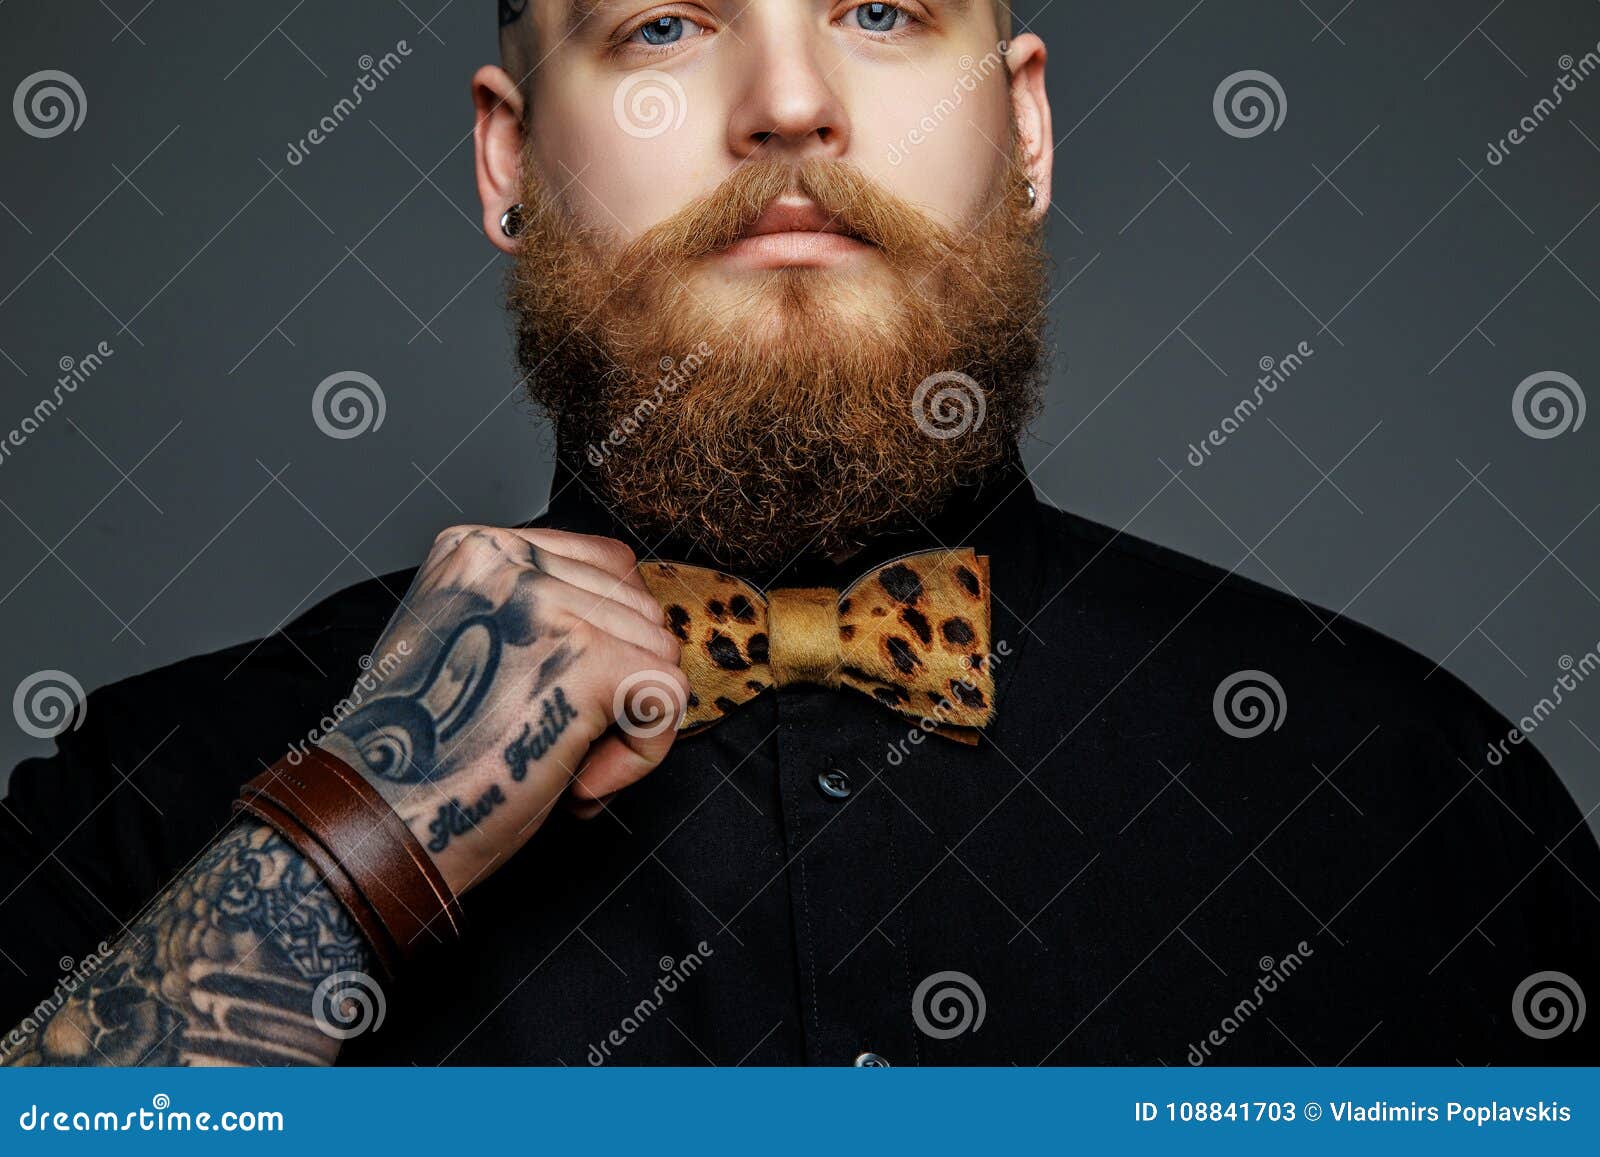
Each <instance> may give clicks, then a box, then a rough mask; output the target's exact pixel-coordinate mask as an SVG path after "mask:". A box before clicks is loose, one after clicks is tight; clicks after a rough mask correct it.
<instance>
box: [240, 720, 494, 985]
mask: <svg viewBox="0 0 1600 1157" xmlns="http://www.w3.org/2000/svg"><path fill="white" fill-rule="evenodd" d="M239 794H240V801H239V804H238V806H239V807H241V808H244V809H245V810H248V811H250V812H252V814H255V815H257V816H259V817H260V818H262V819H264V820H266V822H268V823H270V824H272V825H273V827H274V828H276V829H277V830H278V831H279V832H280V833H281V834H282V835H283V836H284V838H285V839H287V840H289V841H290V842H291V843H293V844H294V845H295V846H296V847H297V848H298V849H300V851H301V852H302V853H304V854H305V855H306V858H307V860H308V861H309V862H310V863H311V864H312V866H313V867H316V868H317V870H318V871H319V872H321V873H322V874H323V875H324V877H325V878H328V883H329V887H330V888H331V889H332V890H333V892H334V894H335V895H336V896H338V897H339V899H340V902H341V903H343V904H344V905H345V907H346V908H348V909H350V914H351V918H352V920H354V921H355V923H356V925H357V927H358V928H360V929H361V931H362V933H363V935H365V936H366V937H367V939H368V940H369V941H371V942H372V944H373V949H374V953H375V955H376V956H377V957H378V958H379V964H380V965H381V966H383V967H384V968H385V970H386V971H389V972H390V973H391V974H392V973H393V971H394V970H395V968H396V967H397V966H398V963H399V962H403V961H405V960H409V959H410V958H411V957H412V956H414V955H415V954H416V953H417V952H418V951H419V950H420V949H421V948H422V947H423V946H424V945H425V944H427V943H428V942H429V941H430V940H431V941H443V940H445V939H448V938H455V937H459V936H460V935H461V931H462V928H463V926H464V922H463V919H462V915H461V906H460V904H459V902H458V901H457V900H456V897H455V894H454V893H453V892H452V891H451V890H450V885H449V884H448V883H447V882H446V881H445V879H444V876H443V875H441V874H440V872H439V869H438V867H437V865H435V864H434V862H433V860H432V859H430V858H429V856H428V854H427V852H425V851H424V850H423V848H422V845H421V844H419V843H418V842H417V839H416V837H415V836H413V835H412V834H411V830H410V829H409V828H408V827H407V826H406V825H405V823H404V821H402V820H401V819H400V817H399V815H398V814H396V812H395V810H394V808H393V807H391V806H390V805H389V802H388V801H387V800H385V799H384V798H383V796H382V795H380V794H379V793H378V791H377V789H376V788H374V787H373V786H372V785H371V784H370V783H368V782H367V781H366V780H365V779H363V778H362V777H361V775H360V774H358V773H357V772H356V771H355V769H354V768H352V767H350V765H349V764H347V763H345V762H344V761H343V760H342V759H339V758H337V757H336V756H334V755H331V754H329V753H328V752H326V751H324V750H323V749H322V748H320V747H310V748H305V749H302V751H301V752H300V757H299V760H298V762H296V761H292V760H291V758H290V757H288V756H285V757H284V758H282V759H280V760H278V762H277V763H275V764H273V765H272V766H271V767H270V768H268V769H267V770H266V771H264V772H262V773H261V774H260V775H258V776H256V777H255V778H254V779H252V780H250V781H249V782H248V783H246V784H245V785H244V787H243V788H242V789H240V793H239ZM286 827H287V828H290V829H291V830H285V828H286ZM330 862H331V867H330V866H329V865H330ZM330 871H331V872H332V873H333V875H332V876H330V874H329V873H330ZM340 877H342V880H341V879H340ZM341 889H343V891H344V892H345V893H349V894H350V896H351V898H347V896H346V895H345V894H341Z"/></svg>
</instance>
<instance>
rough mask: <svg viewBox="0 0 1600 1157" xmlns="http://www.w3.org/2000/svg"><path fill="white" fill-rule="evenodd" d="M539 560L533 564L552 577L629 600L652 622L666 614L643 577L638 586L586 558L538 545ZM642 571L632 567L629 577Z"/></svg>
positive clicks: (622, 599) (603, 595)
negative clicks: (575, 556)
mask: <svg viewBox="0 0 1600 1157" xmlns="http://www.w3.org/2000/svg"><path fill="white" fill-rule="evenodd" d="M535 550H536V554H537V561H536V562H535V563H534V564H533V565H535V566H537V567H539V568H540V569H541V570H543V571H544V572H545V573H546V574H548V575H550V576H551V577H552V578H558V579H560V580H561V581H562V582H564V583H570V584H571V585H572V586H575V587H577V588H579V589H580V590H585V591H588V592H590V593H591V594H596V595H600V596H602V597H604V598H608V599H613V600H615V601H616V602H619V603H625V604H626V605H628V606H630V607H632V608H633V609H634V610H636V611H638V612H639V613H640V614H641V615H643V616H644V617H645V618H647V619H649V620H650V621H651V622H652V623H661V622H663V621H664V620H665V616H664V615H663V613H662V610H661V604H660V603H658V602H656V600H655V598H654V596H652V595H651V594H650V592H649V591H648V590H647V589H646V588H645V586H644V583H643V580H642V579H641V580H640V581H639V584H638V585H635V584H634V583H632V582H630V581H629V579H628V578H619V577H618V576H617V575H616V574H614V573H612V572H611V571H609V570H606V569H604V568H603V567H598V566H595V565H594V564H593V563H589V562H584V561H583V560H582V559H576V558H569V557H568V556H566V555H562V554H556V553H555V552H554V551H546V550H538V549H537V548H535ZM638 573H639V572H638V571H635V570H630V571H629V572H628V576H629V578H638Z"/></svg>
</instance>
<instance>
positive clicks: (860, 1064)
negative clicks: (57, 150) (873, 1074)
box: [856, 1053, 892, 1069]
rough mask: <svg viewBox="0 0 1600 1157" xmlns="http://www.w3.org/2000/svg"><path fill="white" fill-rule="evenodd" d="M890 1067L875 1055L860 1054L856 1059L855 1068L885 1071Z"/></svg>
mask: <svg viewBox="0 0 1600 1157" xmlns="http://www.w3.org/2000/svg"><path fill="white" fill-rule="evenodd" d="M890 1067H892V1066H891V1065H890V1064H889V1062H888V1061H886V1060H884V1059H883V1058H882V1057H880V1056H879V1055H878V1054H877V1053H862V1054H861V1055H860V1056H858V1057H857V1058H856V1068H858V1069H887V1068H890Z"/></svg>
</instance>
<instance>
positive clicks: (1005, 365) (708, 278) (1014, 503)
mask: <svg viewBox="0 0 1600 1157" xmlns="http://www.w3.org/2000/svg"><path fill="white" fill-rule="evenodd" d="M501 21H502V51H503V62H502V63H503V67H487V68H484V69H482V70H481V71H479V72H478V74H477V75H476V77H475V78H474V82H473V95H474V100H475V102H476V110H477V120H476V129H475V144H476V158H477V165H476V174H477V184H478V191H479V193H480V196H481V199H482V202H483V212H484V225H485V229H486V231H487V233H488V236H489V238H490V240H491V241H492V242H493V243H494V244H495V245H497V246H499V247H500V248H501V249H502V250H504V251H505V252H506V253H507V254H509V255H510V256H511V258H512V259H513V271H512V275H511V278H510V290H509V298H510V305H511V309H512V312H513V315H514V317H515V319H516V324H517V335H518V343H517V348H518V354H519V357H520V360H521V362H522V367H523V369H524V371H525V378H526V381H527V384H528V388H529V390H530V392H531V395H532V397H533V398H534V400H535V401H536V402H537V403H538V404H539V405H540V406H542V407H543V408H544V409H545V410H546V411H547V412H548V414H549V416H550V418H551V420H552V421H553V422H554V424H555V427H556V431H557V435H558V462H557V469H556V475H555V481H554V484H553V487H552V492H551V496H550V501H549V506H548V509H547V510H546V512H545V513H544V514H543V515H542V516H540V517H539V518H537V519H535V520H534V521H532V522H531V523H529V524H528V525H526V526H520V527H510V528H505V527H490V526H479V525H464V526H456V527H451V528H449V529H447V530H445V531H443V532H442V533H440V534H439V536H438V537H437V539H436V540H435V542H434V544H433V547H432V549H431V550H430V551H429V553H428V555H427V557H426V558H425V559H424V560H423V561H422V563H421V565H420V567H419V568H417V569H416V570H415V571H413V572H408V573H405V574H399V575H391V576H387V577H385V578H382V579H377V580H374V581H372V582H368V583H363V584H361V585H359V586H356V587H353V588H351V589H349V590H346V591H343V592H341V593H339V594H337V595H334V596H333V597H332V598H330V599H328V600H327V601H326V602H324V603H323V604H321V605H320V606H318V607H316V608H315V609H313V610H312V611H310V612H309V613H307V614H306V615H305V616H303V617H302V618H300V619H299V620H298V621H296V622H294V623H293V624H291V625H290V626H288V627H287V628H285V629H284V630H283V631H281V632H279V633H277V634H275V635H273V636H271V637H269V638H266V639H264V640H260V641H258V642H255V643H251V644H248V645H243V646H239V647H235V648H232V649H230V650H227V651H223V652H220V653H218V654H214V655H208V656H202V657H198V658H195V659H191V660H188V661H186V662H183V663H180V664H177V665H175V666H173V667H171V668H168V669H165V670H163V671H158V672H154V673H152V674H149V675H145V676H142V677H139V678H135V679H131V680H128V681H126V682H124V683H120V684H118V685H116V686H113V687H110V688H106V689H103V690H101V691H98V692H96V693H95V695H93V696H92V697H91V702H90V705H89V709H88V710H87V712H86V718H87V720H89V721H90V722H89V724H88V725H87V726H85V727H84V728H82V729H81V730H76V731H69V732H67V733H65V734H64V735H63V736H62V737H61V740H60V749H59V752H58V754H57V755H55V756H54V757H53V758H51V759H48V760H40V761H31V762H29V763H27V764H24V765H23V766H22V767H21V768H19V769H18V771H17V773H16V775H15V776H14V778H13V779H12V781H11V795H10V798H9V799H8V800H7V806H6V807H5V809H3V816H0V823H3V824H4V825H5V830H4V839H3V841H0V889H3V890H4V893H5V896H6V901H5V903H4V905H3V907H0V920H3V921H4V932H3V936H0V941H3V946H4V954H5V956H6V957H7V959H8V961H10V964H11V965H12V966H14V967H7V968H5V969H0V973H3V974H4V976H5V979H4V981H3V982H0V984H3V986H4V987H3V990H0V992H3V996H4V1001H5V1003H4V1006H3V1008H0V1012H6V1013H9V1014H10V1015H11V1016H13V1017H20V1018H22V1023H21V1024H19V1026H18V1027H17V1028H16V1029H15V1030H13V1032H12V1033H11V1034H10V1035H9V1036H8V1037H7V1038H6V1039H5V1042H4V1050H5V1054H6V1056H7V1059H8V1060H9V1061H10V1062H12V1063H26V1064H85V1065H96V1064H169V1063H190V1064H202V1063H205V1064H210V1063H218V1064H253V1063H330V1062H332V1061H334V1060H335V1059H338V1060H340V1061H343V1062H346V1063H384V1064H408V1063H417V1064H436V1063H441V1062H452V1063H477V1064H552V1065H553V1064H559V1063H565V1064H583V1063H589V1064H595V1065H598V1064H606V1063H628V1064H633V1063H669V1064H700V1063H705V1062H714V1063H717V1064H737V1063H761V1064H797V1063H808V1064H845V1065H848V1064H852V1063H853V1064H856V1065H862V1066H881V1065H887V1064H894V1065H901V1064H919V1063H968V1064H973V1063H976V1064H1006V1063H1013V1062H1015V1063H1022V1064H1036V1063H1043V1062H1052V1063H1126V1064H1154V1063H1157V1062H1165V1063H1172V1064H1177V1063H1183V1062H1188V1063H1191V1064H1203V1063H1208V1062H1211V1061H1220V1062H1223V1063H1252V1064H1270V1063H1290V1064H1299V1063H1303V1062H1318V1063H1323V1062H1330V1061H1331V1062H1339V1061H1355V1062H1359V1063H1383V1062H1388V1063H1417V1062H1435V1063H1452V1062H1456V1061H1459V1062H1461V1063H1465V1064H1484V1063H1491V1062H1492V1063H1497V1064H1501V1063H1508V1062H1518V1061H1534V1062H1541V1063H1550V1062H1557V1061H1570V1060H1583V1059H1587V1060H1589V1061H1591V1062H1592V1061H1594V1060H1595V1059H1596V1052H1595V1047H1594V1044H1593V1042H1594V1041H1595V1040H1597V1039H1600V1037H1597V1036H1596V1035H1595V1033H1593V1032H1592V1031H1590V1032H1588V1033H1582V1032H1579V1031H1571V1032H1554V1031H1550V1030H1549V1027H1548V1021H1549V1018H1550V1015H1551V1012H1550V1010H1551V1009H1552V1007H1557V1006H1559V1004H1560V1001H1561V1000H1562V999H1565V1000H1566V1002H1567V1004H1566V1006H1565V1007H1567V1008H1568V1009H1572V1008H1573V1007H1574V1005H1573V1002H1574V1001H1576V1005H1575V1007H1576V1008H1577V1009H1579V1010H1581V1008H1582V1001H1583V990H1584V989H1585V988H1587V989H1588V990H1589V991H1590V992H1591V993H1592V992H1595V991H1600V971H1597V967H1600V937H1597V933H1596V927H1597V916H1600V898H1597V895H1600V851H1597V848H1596V845H1595V841H1594V838H1593V836H1592V835H1591V834H1590V831H1589V829H1588V827H1587V826H1586V825H1585V823H1584V817H1583V816H1581V815H1580V814H1579V813H1578V810H1577V808H1576V807H1575V806H1574V805H1573V802H1572V800H1571V799H1570V797H1569V796H1568V795H1567V794H1566V792H1565V790H1564V789H1563V788H1562V787H1561V785H1560V783H1559V781H1558V780H1557V779H1556V777H1555V776H1554V774H1553V773H1552V772H1551V770H1550V768H1549V767H1548V766H1547V765H1546V764H1545V762H1544V761H1543V760H1542V759H1541V758H1540V757H1539V755H1538V754H1537V753H1536V752H1535V751H1534V750H1533V749H1532V748H1531V747H1529V746H1528V745H1526V744H1525V743H1522V742H1521V741H1520V735H1519V733H1517V732H1515V730H1514V729H1512V728H1511V727H1510V726H1509V725H1508V724H1507V722H1506V721H1505V720H1504V719H1502V718H1501V717H1500V716H1499V715H1497V714H1496V713H1495V712H1494V711H1493V710H1492V709H1490V708H1489V707H1488V706H1487V705H1485V704H1484V703H1483V701H1482V700H1481V699H1479V698H1478V697H1477V696H1476V695H1474V694H1473V693H1472V692H1471V691H1470V690H1468V689H1467V688H1465V687H1464V686H1462V685H1461V684H1459V683H1458V682H1456V681H1454V680H1452V679H1451V678H1450V676H1449V675H1448V674H1446V673H1444V672H1442V671H1439V670H1438V669H1437V668H1435V667H1434V666H1433V665H1432V664H1430V663H1428V662H1427V661H1426V660H1424V659H1422V658H1421V657H1419V656H1417V655H1415V654H1413V653H1411V652H1409V651H1407V650H1405V649H1404V648H1403V647H1401V646H1400V645H1398V644H1396V643H1394V642H1392V641H1389V640H1387V639H1384V638H1382V637H1380V636H1378V635H1376V634H1374V633H1373V632H1371V631H1368V630H1366V629H1364V628H1362V627H1361V626H1359V625H1357V624H1355V623H1352V622H1350V621H1348V620H1346V619H1344V618H1342V617H1339V616H1336V615H1332V614H1330V613H1327V612H1321V611H1317V610H1315V609H1311V610H1310V611H1309V612H1308V609H1307V608H1306V607H1305V606H1304V605H1303V604H1300V603H1298V602H1296V601H1295V600H1292V599H1289V598H1286V597H1284V596H1282V595H1279V594H1277V593H1274V592H1272V591H1269V590H1267V589H1265V588H1263V587H1259V586H1257V585H1254V584H1252V583H1250V582H1247V581H1245V580H1242V579H1240V578H1238V577H1236V576H1235V575H1233V574H1231V573H1224V572H1221V571H1218V570H1216V569H1214V568H1212V567H1209V566H1207V565H1205V564H1202V563H1199V562H1196V561H1193V560H1189V559H1185V558H1182V557H1179V556H1176V555H1174V554H1172V553H1171V552H1169V551H1166V550H1163V549H1161V548H1159V547H1156V546H1152V545H1150V544H1147V543H1143V542H1139V541H1136V540H1132V539H1130V538H1129V537H1127V536H1125V535H1122V534H1120V533H1117V532H1113V531H1110V530H1107V529H1104V528H1101V527H1098V526H1095V525H1093V524H1090V523H1087V522H1085V521H1084V520H1082V519H1079V518H1076V517H1074V516H1071V515H1069V514H1064V513H1062V512H1060V511H1057V510H1055V509H1053V508H1051V507H1049V506H1047V505H1045V504H1044V503H1042V502H1041V501H1039V500H1038V499H1037V498H1036V497H1035V495H1034V493H1033V490H1032V488H1031V487H1030V485H1029V484H1028V481H1027V477H1026V474H1025V473H1024V471H1023V469H1022V465H1021V461H1020V455H1019V450H1018V444H1019V440H1020V437H1021V435H1022V433H1023V431H1024V430H1025V428H1026V426H1027V423H1028V421H1029V419H1030V417H1031V416H1032V415H1033V413H1034V412H1035V411H1036V409H1037V407H1038V404H1039V382H1040V380H1041V368H1042V356H1043V343H1042V339H1041V332H1040V322H1041V318H1042V316H1043V312H1044V307H1045V304H1046V291H1045V279H1044V273H1043V263H1042V261H1041V253H1042V249H1041V241H1040V233H1041V226H1042V223H1043V221H1044V219H1045V217H1046V214H1047V212H1048V210H1049V206H1050V177H1051V165H1052V134H1051V117H1050V108H1049V104H1048V101H1047V99H1046V94H1045V83H1044V67H1045V47H1044V45H1043V44H1042V43H1041V42H1040V40H1039V39H1038V37H1036V36H1034V35H1032V34H1025V35H1017V36H1015V37H1014V38H1010V39H1009V40H1008V39H1007V38H1008V36H1009V35H1010V28H1009V14H1008V12H1007V11H1006V9H1005V8H1004V7H1003V6H1000V7H996V6H995V5H993V4H990V3H984V2H982V0H895V2H893V3H890V2H874V3H850V2H849V0H846V2H845V3H843V4H834V3H831V2H829V3H824V2H822V0H739V2H737V3H721V2H720V0H708V2H694V3H665V4H653V5H652V4H648V3H646V2H645V0H583V2H581V3H572V2H570V0H532V2H531V3H528V4H527V5H526V7H524V6H523V5H519V4H511V3H508V2H507V0H502V3H501ZM401 591H404V592H405V593H404V595H403V596H401V595H400V594H399V593H398V592H401ZM352 682H353V683H354V688H353V689H351V685H352ZM347 692H348V693H347ZM1511 736H1516V737H1517V738H1514V739H1508V737H1511ZM1487 752H1495V753H1497V754H1498V758H1493V757H1486V753H1487ZM135 768H137V769H138V772H139V783H138V787H139V790H138V793H137V794H138V795H142V796H144V797H145V799H147V800H149V801H150V802H151V803H153V804H155V805H156V810H157V811H158V812H159V818H152V812H151V811H150V810H149V809H147V808H145V807H144V802H143V801H142V800H139V799H138V798H137V797H136V794H135V793H134V792H129V791H122V792H118V791H116V790H115V789H116V788H117V787H119V786H120V785H121V782H122V781H124V780H127V779H128V778H129V775H130V771H129V770H124V769H135ZM263 769H265V770H263ZM152 897H153V899H152ZM102 939H104V940H106V941H107V943H106V944H105V947H104V951H103V952H92V951H91V946H93V945H95V944H96V943H98V942H100V941H101V940H102ZM62 957H70V958H72V959H73V960H83V961H86V965H85V967H83V968H80V969H78V970H77V972H76V973H75V974H74V976H73V977H71V978H70V983H68V984H67V985H66V986H65V988H64V989H62V988H61V987H60V986H58V990H57V991H56V992H55V993H54V994H51V993H48V992H46V991H45V986H46V984H47V981H46V980H45V978H46V977H48V976H50V975H53V974H54V973H55V972H56V969H57V964H56V962H57V961H58V959H59V958H62ZM41 998H42V999H41ZM1552 1001H1555V1002H1556V1005H1554V1006H1553V1005H1552V1003H1551V1002H1552ZM1257 1013H1259V1014H1260V1015H1256V1014H1257ZM1581 1017H1582V1013H1581V1011H1579V1012H1578V1013H1577V1017H1576V1020H1577V1021H1578V1022H1579V1024H1580V1025H1581ZM1573 1019H1574V1018H1573V1017H1570V1016H1569V1017H1568V1018H1567V1020H1568V1022H1569V1024H1570V1022H1571V1021H1572V1020H1573ZM379 1024H381V1026H382V1031H381V1032H374V1031H365V1032H364V1031H363V1030H367V1029H372V1028H375V1027H377V1026H378V1025H379Z"/></svg>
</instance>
